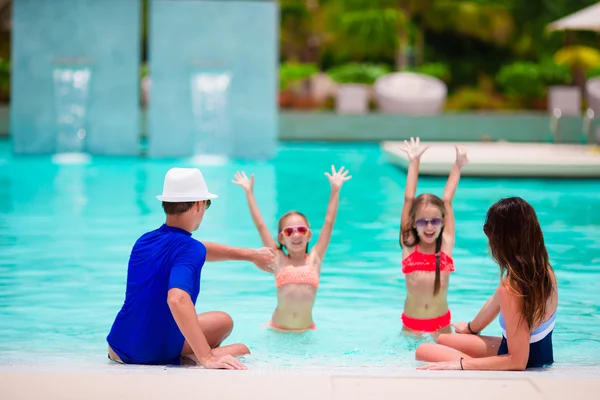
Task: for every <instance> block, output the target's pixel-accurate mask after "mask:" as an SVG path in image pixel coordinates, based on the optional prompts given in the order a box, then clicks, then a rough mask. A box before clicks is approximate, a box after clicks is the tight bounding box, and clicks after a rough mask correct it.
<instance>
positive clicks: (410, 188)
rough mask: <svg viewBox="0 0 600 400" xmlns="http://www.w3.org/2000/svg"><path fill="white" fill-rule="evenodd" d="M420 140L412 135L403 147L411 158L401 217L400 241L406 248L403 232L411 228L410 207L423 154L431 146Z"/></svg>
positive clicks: (415, 190)
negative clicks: (422, 145)
mask: <svg viewBox="0 0 600 400" xmlns="http://www.w3.org/2000/svg"><path fill="white" fill-rule="evenodd" d="M419 142H420V140H419V138H417V140H416V141H415V140H414V138H412V137H411V138H410V144H408V142H407V141H406V140H405V141H404V147H402V148H401V150H402V151H404V152H405V153H406V154H407V155H408V160H409V164H408V172H407V174H406V187H405V188H404V205H403V206H402V215H401V217H400V232H399V234H400V236H399V238H400V239H399V241H400V246H401V247H402V249H404V242H403V240H402V233H403V231H404V230H405V229H410V228H409V227H408V224H409V222H410V209H411V208H412V205H413V202H414V201H415V195H416V193H417V181H418V180H419V164H420V162H421V155H422V154H423V153H424V152H425V150H427V149H428V148H429V146H424V147H419Z"/></svg>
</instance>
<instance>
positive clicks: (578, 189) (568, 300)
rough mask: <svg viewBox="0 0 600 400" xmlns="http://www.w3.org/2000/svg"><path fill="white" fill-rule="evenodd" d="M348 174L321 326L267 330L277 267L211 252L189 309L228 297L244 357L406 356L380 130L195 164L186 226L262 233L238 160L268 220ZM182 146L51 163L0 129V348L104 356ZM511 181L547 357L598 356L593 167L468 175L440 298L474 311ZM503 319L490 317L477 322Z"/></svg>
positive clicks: (409, 348)
mask: <svg viewBox="0 0 600 400" xmlns="http://www.w3.org/2000/svg"><path fill="white" fill-rule="evenodd" d="M332 163H333V164H335V165H336V166H339V165H342V164H343V165H345V166H346V167H348V168H349V169H350V171H351V173H352V175H353V179H352V180H351V181H350V182H348V183H346V184H345V185H344V187H343V189H342V193H341V200H340V210H339V214H338V219H337V222H336V225H335V230H334V233H333V237H332V242H331V246H330V248H329V250H328V253H327V256H326V259H325V262H324V265H323V272H322V283H321V287H320V290H319V294H318V297H317V302H316V306H315V312H314V316H315V321H316V324H317V330H316V331H314V332H308V333H305V334H302V335H298V334H282V333H275V332H272V331H270V330H268V329H266V328H265V327H264V326H263V325H264V323H266V322H268V320H269V318H270V316H271V313H272V311H273V308H274V307H275V305H276V297H275V286H274V282H273V278H272V276H271V275H269V274H266V273H264V272H262V271H260V270H258V269H257V268H256V267H254V266H253V265H251V264H248V263H241V262H227V263H207V264H206V265H205V267H204V270H203V277H202V284H201V285H202V291H201V294H200V296H199V299H198V303H197V310H198V312H203V311H210V310H223V311H226V312H228V313H230V314H231V315H232V316H233V318H234V320H235V329H234V333H233V334H232V336H231V337H230V338H229V339H228V340H227V343H235V342H243V343H245V344H247V345H248V347H250V349H251V351H252V355H250V356H248V357H246V358H245V362H246V363H247V365H249V366H257V365H258V366H264V365H269V366H291V367H297V366H301V367H303V366H307V367H341V366H344V367H362V366H382V365H389V366H390V367H395V368H407V369H411V370H412V369H413V368H414V367H415V366H416V365H417V363H416V362H415V361H414V349H415V347H416V343H415V342H414V341H413V340H410V339H407V338H404V337H403V336H402V335H401V334H400V319H399V317H400V313H401V310H402V303H403V301H404V295H405V289H404V281H403V277H402V274H401V270H400V250H399V248H398V242H397V238H398V231H397V230H398V223H399V215H400V214H399V213H400V210H401V205H402V197H403V188H404V182H405V173H404V172H403V171H401V170H398V169H396V168H395V167H392V166H390V165H388V164H387V163H386V161H385V159H384V157H383V155H382V154H381V152H380V150H379V147H378V146H377V145H371V144H294V143H287V144H281V145H280V147H279V150H278V153H277V157H276V159H274V160H273V161H272V162H261V163H259V162H241V161H240V162H235V163H230V164H227V165H202V166H199V167H200V168H201V169H202V171H203V174H204V175H205V178H206V180H207V182H208V186H209V189H210V190H211V191H212V192H214V193H217V194H218V195H219V196H220V197H219V199H217V200H215V201H214V202H213V205H212V207H211V208H210V210H209V211H208V212H207V214H206V216H205V220H204V222H203V224H202V226H201V228H200V229H199V230H198V231H196V232H195V233H194V237H196V238H199V239H202V240H207V241H217V242H222V243H226V244H230V245H236V246H244V247H259V246H261V243H260V240H259V237H258V234H257V233H256V231H255V229H254V226H253V225H252V221H251V219H250V215H249V213H248V210H247V206H246V201H245V197H244V194H243V192H242V190H241V188H239V187H238V186H235V185H233V184H232V183H231V179H232V177H233V174H234V172H235V171H236V170H238V169H244V170H245V171H246V172H248V173H252V172H253V173H254V174H255V179H256V183H255V193H256V197H257V200H258V202H259V205H260V206H261V210H262V213H263V216H264V217H265V220H266V222H267V224H268V225H269V226H270V227H272V228H273V231H275V228H276V223H277V219H278V216H279V215H281V214H282V213H284V212H285V211H287V210H289V209H298V210H300V211H302V212H304V213H305V214H306V215H307V216H308V218H309V220H310V222H311V224H312V225H313V229H315V231H316V232H315V233H317V234H318V230H319V228H320V225H321V223H322V221H323V218H324V215H325V209H326V206H327V199H328V195H329V184H328V182H327V178H326V177H325V176H324V175H323V173H324V172H325V171H327V170H328V169H329V167H330V165H331V164H332ZM186 165H190V163H189V161H186V160H160V161H156V160H147V159H138V158H104V157H95V158H94V159H93V160H92V162H91V163H89V164H87V165H60V164H55V163H52V160H51V157H23V158H18V159H17V158H15V157H14V156H12V155H10V146H9V143H8V142H7V141H0V254H1V255H2V256H1V257H0V363H2V364H9V363H10V364H55V363H58V362H63V363H64V362H65V361H67V362H69V363H76V364H77V363H83V364H90V363H92V364H98V363H102V364H104V363H107V361H108V360H107V359H106V341H105V338H106V335H107V333H108V330H109V329H110V325H111V323H112V321H113V318H114V316H115V315H116V313H117V311H118V310H119V307H120V306H121V305H122V302H123V297H124V289H125V277H126V267H127V259H128V256H129V252H130V250H131V246H132V245H133V243H134V241H135V240H136V239H137V238H138V237H139V235H141V234H142V233H144V232H145V231H147V230H150V229H154V228H156V227H158V226H159V225H160V224H161V223H162V222H163V219H164V215H163V212H162V209H161V207H160V203H159V202H158V200H156V198H155V196H156V195H157V194H159V193H160V192H161V190H162V182H163V178H164V173H165V172H166V171H167V170H168V169H169V168H171V167H173V166H186ZM444 184H445V179H439V178H423V179H421V181H420V185H419V188H418V192H422V191H433V192H434V193H437V194H441V192H442V189H443V185H444ZM510 195H519V196H522V197H523V198H525V199H526V200H528V201H530V202H531V203H532V204H533V205H534V206H535V208H536V210H537V212H538V215H539V218H540V221H541V224H542V228H543V230H544V234H545V238H546V242H547V246H548V249H549V252H550V257H551V261H552V263H553V265H554V267H555V269H556V271H557V276H558V280H559V286H560V306H559V310H558V319H557V324H556V329H555V332H554V341H555V360H556V365H573V366H575V365H586V366H598V365H600V359H599V357H598V354H600V302H599V301H598V300H599V299H600V298H599V296H598V290H597V288H596V283H595V282H596V280H597V279H598V276H599V273H600V213H599V212H598V211H597V210H598V209H600V181H597V180H596V181H589V180H587V181H552V180H503V179H495V180H486V179H469V178H463V180H462V181H461V183H460V186H459V189H458V191H457V195H456V198H455V202H454V207H455V212H456V218H457V243H456V248H455V250H454V257H455V260H456V261H455V262H456V266H457V272H456V273H455V274H453V276H452V277H451V287H450V294H449V301H450V306H451V310H452V313H453V317H454V319H455V320H469V319H471V318H472V317H473V316H474V315H475V313H476V312H477V311H478V310H479V308H480V306H481V305H482V304H483V302H484V301H485V300H486V299H487V298H488V296H489V295H490V294H491V293H492V291H493V289H494V288H495V285H496V284H497V282H498V268H497V266H496V265H495V264H494V263H493V262H492V261H491V259H490V258H489V256H488V251H487V248H486V240H485V237H484V235H483V232H482V224H483V220H484V216H485V213H486V211H487V208H488V207H489V206H490V205H491V204H492V203H494V202H495V201H497V200H498V199H499V198H501V197H504V196H510ZM485 333H486V334H500V328H499V326H498V324H497V322H494V323H493V324H492V325H491V326H490V327H489V328H488V329H487V330H486V332H485Z"/></svg>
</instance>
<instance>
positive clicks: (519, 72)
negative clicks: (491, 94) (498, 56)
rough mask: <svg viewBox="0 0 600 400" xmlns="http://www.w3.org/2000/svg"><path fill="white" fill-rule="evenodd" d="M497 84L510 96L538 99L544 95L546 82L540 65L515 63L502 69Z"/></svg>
mask: <svg viewBox="0 0 600 400" xmlns="http://www.w3.org/2000/svg"><path fill="white" fill-rule="evenodd" d="M497 82H498V84H499V85H500V87H502V88H503V89H504V92H505V93H506V94H508V95H510V96H515V97H523V98H525V99H537V98H540V97H542V96H543V95H544V89H545V86H544V82H543V79H542V75H541V73H540V68H539V66H538V64H536V63H532V62H515V63H512V64H508V65H505V66H504V67H502V68H501V69H500V72H499V73H498V76H497Z"/></svg>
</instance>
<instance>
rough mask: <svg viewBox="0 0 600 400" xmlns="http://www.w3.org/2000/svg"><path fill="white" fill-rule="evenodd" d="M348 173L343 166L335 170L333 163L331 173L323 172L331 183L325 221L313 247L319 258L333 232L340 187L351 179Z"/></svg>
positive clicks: (323, 254)
mask: <svg viewBox="0 0 600 400" xmlns="http://www.w3.org/2000/svg"><path fill="white" fill-rule="evenodd" d="M348 173H349V171H348V170H344V167H341V168H340V170H339V171H336V170H335V167H334V166H333V165H332V166H331V175H329V173H328V172H325V176H327V178H329V183H330V184H331V193H330V194H329V205H328V206H327V214H326V215H325V223H324V224H323V227H322V228H321V233H320V234H319V240H317V244H316V245H315V248H314V251H315V252H316V253H317V255H318V256H319V258H320V259H323V257H324V256H325V252H326V251H327V248H328V247H329V241H330V239H331V233H332V232H333V224H334V222H335V218H336V216H337V211H338V204H339V200H340V189H341V188H342V185H343V184H344V182H346V181H348V180H350V179H352V175H350V176H349V175H348Z"/></svg>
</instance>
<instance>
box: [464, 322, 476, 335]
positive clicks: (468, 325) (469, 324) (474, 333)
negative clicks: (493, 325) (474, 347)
mask: <svg viewBox="0 0 600 400" xmlns="http://www.w3.org/2000/svg"><path fill="white" fill-rule="evenodd" d="M467 329H468V330H469V332H471V334H472V335H479V332H473V330H472V329H471V321H469V322H468V323H467Z"/></svg>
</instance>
